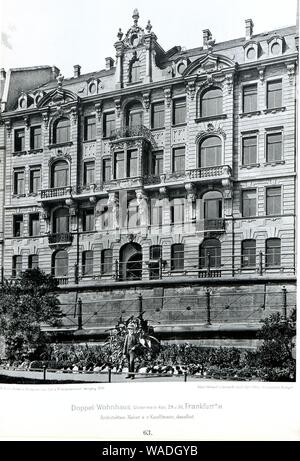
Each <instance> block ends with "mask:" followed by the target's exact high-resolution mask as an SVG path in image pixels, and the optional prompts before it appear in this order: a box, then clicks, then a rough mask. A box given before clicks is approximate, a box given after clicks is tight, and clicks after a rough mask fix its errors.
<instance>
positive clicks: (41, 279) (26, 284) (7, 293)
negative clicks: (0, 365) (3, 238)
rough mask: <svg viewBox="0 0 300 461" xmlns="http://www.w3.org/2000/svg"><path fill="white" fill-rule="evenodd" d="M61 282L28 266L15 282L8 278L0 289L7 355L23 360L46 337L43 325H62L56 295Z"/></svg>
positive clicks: (0, 315)
mask: <svg viewBox="0 0 300 461" xmlns="http://www.w3.org/2000/svg"><path fill="white" fill-rule="evenodd" d="M56 290H57V281H56V280H55V279H54V278H53V277H52V276H51V275H47V274H45V273H44V272H42V271H41V270H40V269H38V268H37V269H28V270H26V271H25V272H23V273H22V274H21V275H20V277H19V278H18V279H16V280H14V281H4V283H3V285H2V287H1V292H0V335H2V336H3V337H4V339H5V343H6V355H7V357H8V358H9V359H19V358H20V357H22V356H28V353H30V352H31V351H33V350H34V349H36V348H38V347H39V346H41V344H42V343H43V342H44V341H45V340H46V335H45V333H43V332H42V330H41V326H42V324H47V325H51V326H58V325H59V324H60V319H61V317H62V312H61V309H60V302H59V299H58V297H57V294H55V291H56Z"/></svg>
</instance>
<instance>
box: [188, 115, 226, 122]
mask: <svg viewBox="0 0 300 461" xmlns="http://www.w3.org/2000/svg"><path fill="white" fill-rule="evenodd" d="M224 118H227V114H219V115H210V116H208V117H197V118H195V122H196V123H198V122H206V121H208V120H219V119H224Z"/></svg>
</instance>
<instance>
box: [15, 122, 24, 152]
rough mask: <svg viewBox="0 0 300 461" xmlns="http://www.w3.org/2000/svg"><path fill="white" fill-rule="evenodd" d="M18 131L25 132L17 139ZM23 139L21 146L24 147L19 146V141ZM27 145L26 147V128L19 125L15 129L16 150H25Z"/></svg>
mask: <svg viewBox="0 0 300 461" xmlns="http://www.w3.org/2000/svg"><path fill="white" fill-rule="evenodd" d="M18 133H23V136H22V137H21V138H18V139H17V134H18ZM20 139H21V140H22V141H21V147H22V148H20V149H19V148H17V147H18V146H17V143H18V142H20ZM25 147H26V139H25V128H24V127H19V128H15V129H14V152H25Z"/></svg>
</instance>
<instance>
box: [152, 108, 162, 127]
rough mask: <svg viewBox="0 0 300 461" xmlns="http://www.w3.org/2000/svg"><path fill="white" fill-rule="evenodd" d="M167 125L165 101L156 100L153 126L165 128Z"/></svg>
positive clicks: (153, 110)
mask: <svg viewBox="0 0 300 461" xmlns="http://www.w3.org/2000/svg"><path fill="white" fill-rule="evenodd" d="M164 126H165V103H164V102H155V103H153V104H152V113H151V127H152V128H153V129H155V128H164Z"/></svg>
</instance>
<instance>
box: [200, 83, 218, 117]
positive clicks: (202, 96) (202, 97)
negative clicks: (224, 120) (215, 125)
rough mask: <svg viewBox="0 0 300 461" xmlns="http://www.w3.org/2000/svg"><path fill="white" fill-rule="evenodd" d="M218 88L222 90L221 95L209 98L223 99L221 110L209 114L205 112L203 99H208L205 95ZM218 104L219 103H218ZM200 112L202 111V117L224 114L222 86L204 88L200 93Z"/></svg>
mask: <svg viewBox="0 0 300 461" xmlns="http://www.w3.org/2000/svg"><path fill="white" fill-rule="evenodd" d="M216 90H219V91H220V92H221V96H219V97H217V98H208V100H212V99H213V100H221V103H220V106H221V111H220V112H218V113H213V114H208V113H204V111H203V101H204V100H205V101H206V100H207V99H204V97H205V96H206V95H207V94H209V93H210V92H212V91H216ZM217 105H218V104H217ZM199 109H200V110H199V113H200V118H210V117H211V118H213V117H218V116H221V115H224V111H223V90H222V88H219V87H216V86H213V87H209V88H206V89H205V90H203V91H202V92H201V94H200V108H199ZM206 111H207V112H208V110H207V108H206Z"/></svg>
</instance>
